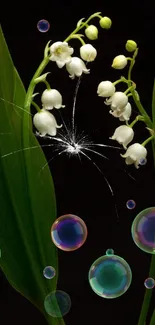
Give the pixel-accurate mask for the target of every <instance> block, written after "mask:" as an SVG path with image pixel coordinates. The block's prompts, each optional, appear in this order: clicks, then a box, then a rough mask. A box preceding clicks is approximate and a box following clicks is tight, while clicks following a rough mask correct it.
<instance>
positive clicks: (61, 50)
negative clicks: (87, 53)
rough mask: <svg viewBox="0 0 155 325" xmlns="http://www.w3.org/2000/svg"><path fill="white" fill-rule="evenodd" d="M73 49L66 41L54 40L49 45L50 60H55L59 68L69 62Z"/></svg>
mask: <svg viewBox="0 0 155 325" xmlns="http://www.w3.org/2000/svg"><path fill="white" fill-rule="evenodd" d="M73 52H74V49H73V48H72V47H69V46H68V43H67V42H60V41H58V42H55V43H54V44H52V45H51V46H50V54H51V56H50V60H51V61H55V62H56V64H57V66H58V67H59V68H62V67H63V66H64V65H65V64H66V63H68V62H70V60H71V55H72V54H73Z"/></svg>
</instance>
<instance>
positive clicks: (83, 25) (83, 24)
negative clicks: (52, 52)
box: [64, 13, 98, 42]
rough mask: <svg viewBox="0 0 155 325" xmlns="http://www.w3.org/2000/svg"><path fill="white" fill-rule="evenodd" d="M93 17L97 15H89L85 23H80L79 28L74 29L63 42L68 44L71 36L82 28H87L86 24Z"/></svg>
mask: <svg viewBox="0 0 155 325" xmlns="http://www.w3.org/2000/svg"><path fill="white" fill-rule="evenodd" d="M95 17H98V13H95V14H93V15H91V16H90V17H89V18H88V19H87V20H86V22H83V23H81V25H80V26H79V27H76V28H75V29H74V30H73V32H72V33H71V34H70V35H69V36H68V37H67V38H66V39H65V40H64V42H68V41H69V40H70V39H71V38H72V35H74V34H76V33H77V32H78V31H79V30H80V29H82V28H83V27H85V26H86V27H87V26H88V22H89V21H90V20H91V19H93V18H95Z"/></svg>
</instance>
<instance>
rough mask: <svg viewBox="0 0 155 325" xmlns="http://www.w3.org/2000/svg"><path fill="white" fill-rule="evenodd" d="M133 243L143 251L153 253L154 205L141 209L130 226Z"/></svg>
mask: <svg viewBox="0 0 155 325" xmlns="http://www.w3.org/2000/svg"><path fill="white" fill-rule="evenodd" d="M131 233H132V238H133V240H134V242H135V244H136V245H137V246H138V247H139V248H140V249H141V250H143V251H144V252H146V253H150V254H155V207H152V208H147V209H145V210H143V211H141V212H140V213H139V214H138V215H137V216H136V218H135V219H134V221H133V223H132V227H131Z"/></svg>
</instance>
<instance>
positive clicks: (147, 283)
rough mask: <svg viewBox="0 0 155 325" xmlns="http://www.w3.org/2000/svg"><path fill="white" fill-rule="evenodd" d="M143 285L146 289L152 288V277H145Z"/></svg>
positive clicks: (154, 282)
mask: <svg viewBox="0 0 155 325" xmlns="http://www.w3.org/2000/svg"><path fill="white" fill-rule="evenodd" d="M144 285H145V287H146V288H147V289H153V288H154V286H155V281H154V279H153V278H147V279H146V280H145V281H144Z"/></svg>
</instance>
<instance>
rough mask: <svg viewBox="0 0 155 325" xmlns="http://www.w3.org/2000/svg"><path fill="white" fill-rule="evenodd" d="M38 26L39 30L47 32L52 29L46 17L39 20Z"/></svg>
mask: <svg viewBox="0 0 155 325" xmlns="http://www.w3.org/2000/svg"><path fill="white" fill-rule="evenodd" d="M37 28H38V30H39V32H41V33H46V32H48V30H49V29H50V23H49V22H48V20H46V19H41V20H39V21H38V24H37Z"/></svg>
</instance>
